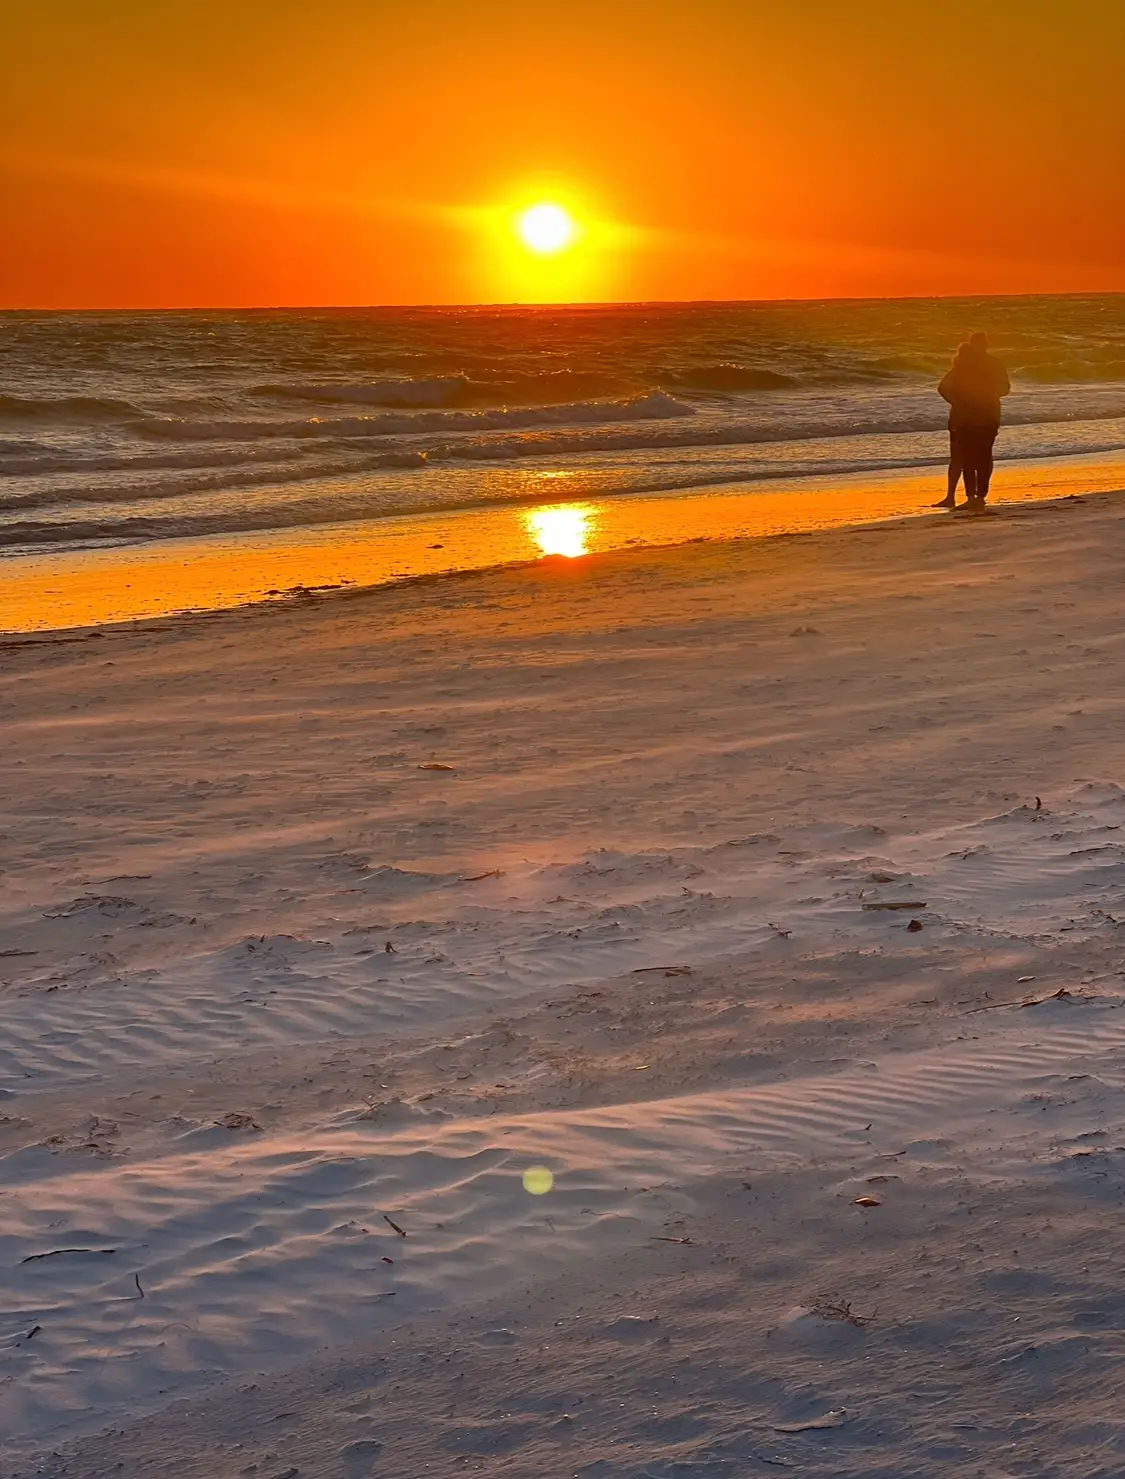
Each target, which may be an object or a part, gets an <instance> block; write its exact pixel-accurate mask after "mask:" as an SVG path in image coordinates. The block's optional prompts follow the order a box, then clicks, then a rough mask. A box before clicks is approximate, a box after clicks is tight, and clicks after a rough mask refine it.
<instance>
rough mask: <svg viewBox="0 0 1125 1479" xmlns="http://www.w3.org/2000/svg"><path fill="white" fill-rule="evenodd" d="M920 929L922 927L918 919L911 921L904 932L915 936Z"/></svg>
mask: <svg viewBox="0 0 1125 1479" xmlns="http://www.w3.org/2000/svg"><path fill="white" fill-rule="evenodd" d="M922 928H923V925H922V921H921V920H920V919H912V920H911V921H910V923H909V924H908V925H907V926H906V932H907V934H908V935H916V934H917V933H918V931H919V930H920V929H922Z"/></svg>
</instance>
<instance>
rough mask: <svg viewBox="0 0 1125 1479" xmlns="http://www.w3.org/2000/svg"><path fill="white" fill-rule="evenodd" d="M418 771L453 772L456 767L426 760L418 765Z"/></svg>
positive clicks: (439, 761)
mask: <svg viewBox="0 0 1125 1479" xmlns="http://www.w3.org/2000/svg"><path fill="white" fill-rule="evenodd" d="M418 769H419V770H455V769H456V766H453V765H446V764H444V763H443V762H442V761H441V760H426V761H425V762H424V763H423V764H421V765H419V767H418Z"/></svg>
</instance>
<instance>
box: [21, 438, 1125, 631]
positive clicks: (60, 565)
mask: <svg viewBox="0 0 1125 1479" xmlns="http://www.w3.org/2000/svg"><path fill="white" fill-rule="evenodd" d="M1122 489H1125V454H1111V455H1107V454H1104V453H1092V454H1084V455H1082V456H1077V457H1067V458H1043V459H1028V460H1025V461H1013V462H1008V463H1000V464H999V465H998V470H997V480H996V486H995V488H994V493H993V498H992V500H991V504H990V506H991V507H994V508H999V509H1004V508H1009V507H1011V508H1014V507H1018V506H1020V505H1024V504H1027V503H1031V502H1038V501H1042V500H1051V499H1057V498H1063V497H1070V496H1074V495H1076V494H1077V495H1079V496H1081V495H1083V494H1087V493H1108V492H1117V491H1120V490H1122ZM941 491H942V487H941V477H940V475H939V474H938V472H937V470H936V469H927V470H926V471H913V470H912V471H910V472H902V471H900V472H886V473H878V474H871V473H854V474H842V475H839V476H836V477H832V478H824V479H813V478H799V479H789V480H778V482H777V483H776V484H775V485H773V486H772V487H771V488H770V489H768V490H767V489H763V488H760V487H758V486H757V485H755V486H754V488H753V489H751V488H749V487H748V486H747V485H746V484H738V485H728V486H720V487H714V488H706V489H701V490H696V491H691V492H678V493H674V494H665V495H658V496H652V495H640V494H638V495H622V496H619V497H617V498H613V499H602V500H590V501H588V502H586V503H559V504H548V505H544V504H540V505H533V504H530V503H529V504H520V505H504V506H501V507H492V508H488V509H474V510H469V511H457V512H454V513H440V514H439V513H430V514H421V515H409V516H406V515H404V516H398V517H395V518H390V519H384V520H379V521H374V522H371V523H352V524H344V525H318V526H311V527H304V528H301V529H297V530H292V529H290V530H284V531H277V532H273V533H270V534H268V535H265V534H248V535H213V536H207V537H205V538H200V539H190V540H186V539H185V540H168V541H163V542H161V543H160V544H159V545H143V544H130V545H119V546H114V547H113V548H112V549H100V550H84V551H78V552H68V553H66V554H61V553H56V554H34V555H21V556H13V557H9V558H8V559H7V560H5V561H3V562H0V633H3V634H4V635H6V636H15V635H21V634H31V633H35V632H50V631H55V632H64V631H72V630H81V629H85V628H89V627H95V628H100V627H109V626H113V625H119V624H123V623H134V622H138V621H145V620H154V619H163V618H168V617H173V616H175V617H179V616H185V615H200V614H208V613H213V612H217V611H221V610H231V609H238V608H242V607H249V606H257V605H268V604H271V603H276V602H279V601H282V602H284V601H285V600H287V599H289V600H291V599H293V598H308V597H310V596H320V595H326V594H331V593H333V592H337V591H350V592H353V593H355V592H358V591H360V590H367V591H374V590H378V589H387V588H391V587H394V586H396V585H401V584H403V583H406V582H411V581H416V580H418V579H442V578H446V577H451V576H455V575H464V574H469V573H472V572H484V571H489V570H497V569H508V568H517V567H519V566H521V565H525V564H535V563H536V562H537V561H538V560H541V559H543V558H544V557H547V556H561V557H564V558H573V557H576V556H589V555H594V554H605V553H608V552H610V551H614V550H625V549H653V548H662V547H670V546H676V545H681V544H686V543H694V542H699V541H703V542H708V543H725V542H728V541H734V540H747V539H768V538H774V537H778V536H784V535H786V534H789V535H793V534H809V533H813V532H816V531H819V530H826V529H833V528H850V527H865V526H871V525H878V524H881V523H885V522H886V521H888V520H891V519H901V518H911V519H917V518H923V517H926V516H932V517H935V518H939V519H944V518H946V517H947V515H944V514H941V513H939V512H937V511H935V510H934V509H933V508H932V507H930V506H929V505H930V504H932V503H933V502H934V501H935V498H934V497H931V496H930V495H931V494H933V495H936V496H940V493H941Z"/></svg>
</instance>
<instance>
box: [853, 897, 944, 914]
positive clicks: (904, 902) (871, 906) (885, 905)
mask: <svg viewBox="0 0 1125 1479" xmlns="http://www.w3.org/2000/svg"><path fill="white" fill-rule="evenodd" d="M863 907H864V908H865V909H866V910H868V912H869V913H876V912H877V911H880V910H883V911H890V910H895V909H926V908H928V907H929V906H928V905H927V903H926V901H925V899H870V900H868V902H867V903H866V904H864V906H863Z"/></svg>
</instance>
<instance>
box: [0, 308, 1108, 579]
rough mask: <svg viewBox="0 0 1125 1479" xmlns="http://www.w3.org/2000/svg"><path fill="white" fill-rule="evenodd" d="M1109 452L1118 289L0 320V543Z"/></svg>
mask: <svg viewBox="0 0 1125 1479" xmlns="http://www.w3.org/2000/svg"><path fill="white" fill-rule="evenodd" d="M975 328H984V329H986V330H987V331H988V332H989V334H990V337H991V340H992V345H993V348H994V350H995V351H996V352H997V353H998V354H999V355H1000V356H1001V357H1002V358H1003V359H1004V361H1005V362H1006V363H1007V365H1008V367H1009V369H1010V371H1011V374H1012V379H1013V385H1014V392H1013V395H1012V397H1011V399H1010V400H1009V401H1008V402H1007V405H1006V412H1005V414H1006V425H1005V429H1004V431H1003V433H1002V436H1001V441H1000V444H999V447H998V453H999V455H1000V456H1001V457H1002V458H1004V457H1007V458H1043V457H1058V456H1066V455H1072V454H1078V453H1090V452H1108V451H1116V450H1118V449H1120V448H1122V447H1125V297H1123V296H1120V295H1112V296H1094V297H1051V298H1010V299H983V300H948V299H945V300H909V301H894V302H891V301H882V302H870V303H856V302H848V303H843V302H826V303H776V304H698V305H697V304H672V305H668V304H659V305H625V306H617V305H615V306H593V307H574V308H557V307H550V308H520V307H512V308H468V309H464V308H462V309H445V308H431V309H371V310H292V311H276V312H274V311H257V312H240V313H227V312H224V313H219V312H195V313H146V314H126V313H83V314H42V313H3V314H0V554H2V555H5V556H8V557H10V558H18V557H19V556H20V555H28V554H34V553H43V552H45V551H47V550H51V551H60V550H64V549H81V548H90V547H100V546H105V545H113V544H120V543H135V542H150V541H161V540H168V539H175V538H183V537H185V536H200V535H212V534H221V533H236V532H249V531H253V530H274V529H277V530H280V529H293V528H299V527H301V526H314V525H317V524H337V523H341V522H345V521H353V520H360V521H365V522H366V521H377V520H379V519H383V518H387V517H390V516H395V515H403V514H411V513H421V512H434V511H439V510H453V509H469V508H474V507H478V506H480V507H483V506H496V505H502V504H506V503H512V504H517V503H524V504H526V503H536V502H550V503H560V502H565V501H569V500H574V501H582V500H588V499H591V498H598V499H605V498H612V497H615V496H621V495H628V494H638V493H647V494H652V493H665V492H669V493H670V492H675V491H686V490H690V489H693V488H701V489H702V488H714V487H717V486H719V485H724V484H741V485H743V486H744V487H745V490H746V491H747V493H750V494H752V493H753V492H754V491H755V489H759V490H765V489H767V488H768V487H769V485H770V480H771V479H773V480H777V479H779V478H782V477H784V478H793V477H798V478H799V477H806V476H807V477H816V478H819V479H823V478H824V477H825V476H826V475H829V476H830V475H834V474H839V473H852V472H857V471H863V470H871V471H875V470H884V469H893V468H922V467H927V466H934V467H937V466H938V465H940V464H941V463H942V462H943V461H944V458H945V435H944V431H943V428H944V425H945V407H944V405H943V403H942V402H941V401H940V399H939V398H938V396H937V394H936V392H935V389H934V386H935V384H936V381H937V379H938V378H939V377H940V375H941V373H942V372H943V371H944V369H945V368H946V366H947V365H948V362H949V359H950V356H951V354H952V351H953V350H954V348H955V347H956V345H957V343H958V342H959V341H960V340H961V339H962V338H964V337H965V336H966V334H967V333H968V332H970V331H971V330H972V329H975Z"/></svg>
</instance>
